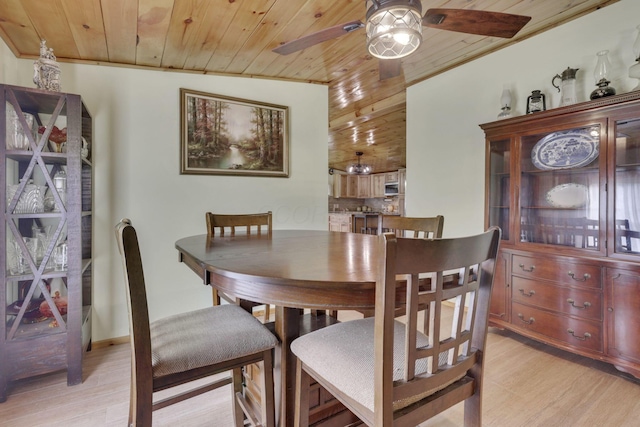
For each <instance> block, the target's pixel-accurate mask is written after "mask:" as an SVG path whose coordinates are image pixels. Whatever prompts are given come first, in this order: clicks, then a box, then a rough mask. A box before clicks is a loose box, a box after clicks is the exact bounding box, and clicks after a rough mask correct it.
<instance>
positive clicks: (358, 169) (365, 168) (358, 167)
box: [347, 151, 373, 175]
mask: <svg viewBox="0 0 640 427" xmlns="http://www.w3.org/2000/svg"><path fill="white" fill-rule="evenodd" d="M363 154H364V153H363V152H362V151H356V156H357V157H358V163H353V164H351V165H350V166H349V167H348V168H347V173H348V174H350V175H368V174H370V173H371V172H373V168H372V167H371V166H369V165H364V164H362V163H360V157H362V155H363Z"/></svg>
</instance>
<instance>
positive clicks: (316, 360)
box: [291, 227, 501, 427]
mask: <svg viewBox="0 0 640 427" xmlns="http://www.w3.org/2000/svg"><path fill="white" fill-rule="evenodd" d="M500 234H501V233H500V229H498V228H497V227H492V228H491V229H489V230H488V231H487V232H485V233H482V234H479V235H476V236H470V237H460V238H454V239H435V240H427V239H409V238H400V237H396V236H395V235H394V234H393V233H385V234H383V235H381V236H380V237H379V239H380V243H379V244H380V251H381V252H380V253H381V254H384V256H383V257H382V260H384V262H381V263H380V265H379V267H378V272H377V279H376V294H375V295H376V297H375V298H376V301H375V316H374V317H369V318H364V319H356V320H352V321H349V322H342V323H337V324H335V325H331V326H328V327H326V328H323V329H320V330H318V331H315V332H311V333H309V334H307V335H303V336H301V337H299V338H297V339H296V340H294V341H293V342H292V344H291V350H292V351H293V353H294V354H295V355H296V357H297V358H298V360H297V370H296V387H297V389H296V405H295V406H296V420H295V421H296V424H295V425H296V426H298V427H305V426H307V425H308V416H309V414H308V409H307V408H308V407H309V405H308V399H309V394H308V389H309V382H310V379H311V378H313V379H315V380H316V381H317V382H318V383H319V384H320V385H321V386H322V387H324V388H325V389H326V390H328V391H329V392H330V393H331V394H333V396H335V397H336V398H337V399H338V400H339V401H340V402H342V403H343V404H344V405H345V406H346V407H347V408H348V409H349V410H350V411H351V412H352V413H354V414H355V415H356V416H357V417H358V418H360V419H361V420H362V421H363V422H364V424H366V425H368V426H375V427H391V426H394V427H401V426H407V427H408V426H411V427H415V426H417V425H418V424H420V423H421V422H424V421H425V420H427V419H429V418H431V417H433V416H434V415H436V414H438V413H440V412H442V411H444V410H445V409H447V408H449V407H451V406H453V405H455V404H457V403H459V402H462V401H464V402H465V405H464V406H465V408H464V420H465V421H464V425H465V426H467V427H469V426H481V425H482V423H481V418H482V382H483V371H484V369H483V367H484V366H483V365H484V360H485V359H486V357H485V354H484V353H485V345H486V338H487V327H488V315H489V302H490V297H491V287H492V284H493V277H494V270H495V264H496V256H497V253H498V246H499V242H500ZM453 269H461V270H462V271H463V274H461V276H460V281H459V282H458V283H456V284H455V285H454V286H451V285H446V284H445V280H444V277H445V276H446V275H447V274H448V273H447V272H448V271H450V270H453ZM425 272H430V273H434V275H435V280H434V281H433V282H432V287H431V289H429V290H428V291H424V292H423V291H420V290H419V286H418V281H419V275H420V274H421V273H425ZM400 276H401V277H403V279H404V280H403V281H399V280H397V279H398V278H399V277H400ZM400 283H404V285H403V286H406V295H407V297H406V305H407V307H409V309H408V312H407V317H406V322H405V323H402V322H400V321H398V320H397V319H396V317H395V307H396V304H397V301H396V287H397V286H399V284H400ZM452 298H453V299H454V300H455V305H454V307H453V310H454V313H453V316H452V317H449V316H442V314H443V309H442V306H443V303H444V302H445V300H450V299H452ZM420 304H429V306H430V307H431V308H430V310H429V313H430V316H431V318H432V321H431V323H430V325H431V327H430V330H429V331H428V332H429V333H428V335H425V334H423V333H421V332H419V331H418V330H417V323H418V321H417V309H418V306H419V305H420ZM445 311H446V310H445Z"/></svg>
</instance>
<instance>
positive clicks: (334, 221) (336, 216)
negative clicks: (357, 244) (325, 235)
mask: <svg viewBox="0 0 640 427" xmlns="http://www.w3.org/2000/svg"><path fill="white" fill-rule="evenodd" d="M351 229H352V215H351V214H346V213H330V214H329V231H341V232H343V233H350V232H351Z"/></svg>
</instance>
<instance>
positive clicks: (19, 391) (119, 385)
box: [0, 312, 640, 427]
mask: <svg viewBox="0 0 640 427" xmlns="http://www.w3.org/2000/svg"><path fill="white" fill-rule="evenodd" d="M341 317H342V312H341ZM85 360H86V362H85V365H84V382H83V383H82V384H81V385H77V386H73V387H67V385H66V375H65V373H57V374H51V375H46V376H42V377H39V378H32V379H28V380H23V381H19V382H15V383H13V384H12V386H11V389H10V394H9V398H8V399H7V401H6V402H5V403H0V426H16V427H18V426H19V427H27V426H28V427H36V426H47V427H53V426H60V427H62V426H64V427H70V426H83V427H84V426H98V427H99V426H114V427H115V426H118V427H121V426H125V425H126V423H127V414H128V405H129V369H130V368H129V346H128V345H117V346H111V347H106V348H99V349H94V350H93V351H91V352H89V353H88V354H87V356H86V358H85ZM0 363H1V362H0ZM484 393H485V394H484V401H483V421H484V423H483V424H484V426H486V427H519V426H522V427H525V426H526V427H538V426H539V427H554V426H558V427H560V426H562V427H568V426H570V427H609V426H610V427H622V426H630V427H631V426H638V425H640V421H639V420H640V381H638V380H636V379H634V378H633V377H630V376H629V375H626V374H623V373H621V372H618V371H617V370H616V369H615V368H613V367H612V366H610V365H608V364H604V363H601V362H597V361H594V360H591V359H587V358H583V357H579V356H574V355H571V354H569V353H566V352H563V351H561V350H556V349H553V348H551V347H548V346H545V345H543V344H540V343H537V342H535V341H532V340H528V339H525V338H522V337H520V336H518V335H516V334H512V333H509V332H505V331H500V330H497V329H491V330H490V332H489V338H488V349H487V361H486V377H485V386H484ZM462 417H463V411H462V406H461V405H458V406H456V407H454V408H451V409H450V410H448V411H446V412H445V413H443V414H441V415H440V416H438V417H436V418H434V419H432V420H431V421H429V422H427V423H425V424H422V425H421V426H422V427H426V426H429V427H433V426H438V427H454V426H461V425H462ZM231 425H232V422H231V391H230V389H229V388H223V389H221V390H215V391H213V392H210V393H207V394H205V395H202V396H199V397H196V398H193V399H191V400H189V401H186V402H182V403H180V404H177V405H174V406H171V407H168V408H164V409H161V410H159V411H156V412H155V413H154V426H181V427H182V426H186V427H189V426H192V427H196V426H209V427H230V426H231Z"/></svg>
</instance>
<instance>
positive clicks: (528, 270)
mask: <svg viewBox="0 0 640 427" xmlns="http://www.w3.org/2000/svg"><path fill="white" fill-rule="evenodd" d="M520 268H521V269H522V271H526V272H527V273H531V272H532V271H533V270H535V268H536V266H535V265H532V266H531V268H529V269H526V268H524V264H520Z"/></svg>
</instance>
